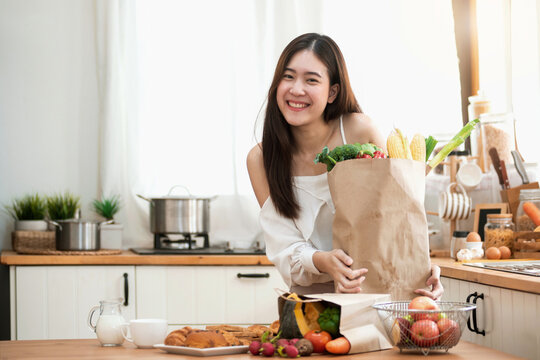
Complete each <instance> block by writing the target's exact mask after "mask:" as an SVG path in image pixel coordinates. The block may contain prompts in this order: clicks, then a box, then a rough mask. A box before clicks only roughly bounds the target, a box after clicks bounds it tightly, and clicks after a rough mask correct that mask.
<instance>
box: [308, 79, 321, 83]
mask: <svg viewBox="0 0 540 360" xmlns="http://www.w3.org/2000/svg"><path fill="white" fill-rule="evenodd" d="M308 82H309V83H318V82H319V80H317V79H308Z"/></svg>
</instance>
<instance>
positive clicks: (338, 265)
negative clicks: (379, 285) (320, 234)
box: [313, 249, 368, 293]
mask: <svg viewBox="0 0 540 360" xmlns="http://www.w3.org/2000/svg"><path fill="white" fill-rule="evenodd" d="M352 263H353V259H352V258H351V257H350V256H349V255H347V254H345V252H344V251H343V250H341V249H335V250H332V251H317V252H316V253H315V254H313V264H314V265H315V267H316V268H317V269H319V271H320V272H322V273H327V274H329V275H330V276H331V277H332V279H333V280H334V285H335V288H336V292H338V293H358V292H360V291H362V288H360V285H361V284H362V281H364V279H365V278H366V277H365V276H363V275H365V274H366V273H367V271H368V270H367V269H356V270H353V269H351V265H352Z"/></svg>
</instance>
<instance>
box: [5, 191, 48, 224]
mask: <svg viewBox="0 0 540 360" xmlns="http://www.w3.org/2000/svg"><path fill="white" fill-rule="evenodd" d="M6 210H7V211H8V212H9V213H10V214H11V216H13V218H14V219H15V230H27V231H28V230H31V231H45V230H47V222H46V221H45V214H46V212H47V206H46V203H45V199H43V198H42V197H40V196H39V195H38V194H34V195H25V196H23V197H22V198H20V199H15V200H13V201H12V203H11V206H6Z"/></svg>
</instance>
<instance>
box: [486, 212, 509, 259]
mask: <svg viewBox="0 0 540 360" xmlns="http://www.w3.org/2000/svg"><path fill="white" fill-rule="evenodd" d="M514 229H515V227H514V223H513V222H512V214H488V215H487V222H486V225H485V226H484V246H485V248H486V249H488V248H490V247H492V246H494V247H497V248H498V247H499V246H503V245H504V246H507V247H508V248H509V249H510V250H512V244H513V242H514Z"/></svg>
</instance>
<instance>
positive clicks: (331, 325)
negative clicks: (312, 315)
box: [317, 307, 341, 337]
mask: <svg viewBox="0 0 540 360" xmlns="http://www.w3.org/2000/svg"><path fill="white" fill-rule="evenodd" d="M340 315H341V311H340V309H339V308H337V307H327V308H326V309H324V311H323V312H322V313H321V315H319V318H318V319H317V322H318V323H319V326H320V327H321V330H324V331H328V332H329V333H330V334H331V335H332V337H336V336H338V335H339V318H340Z"/></svg>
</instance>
